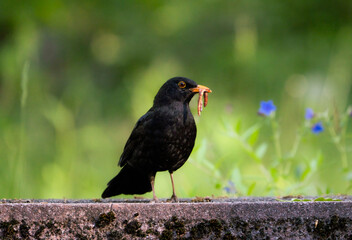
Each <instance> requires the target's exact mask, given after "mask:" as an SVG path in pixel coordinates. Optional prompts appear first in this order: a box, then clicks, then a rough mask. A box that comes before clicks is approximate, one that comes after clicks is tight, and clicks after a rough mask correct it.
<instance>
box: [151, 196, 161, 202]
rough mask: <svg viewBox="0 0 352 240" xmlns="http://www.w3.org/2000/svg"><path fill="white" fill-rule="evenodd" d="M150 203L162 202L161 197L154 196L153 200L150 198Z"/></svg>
mask: <svg viewBox="0 0 352 240" xmlns="http://www.w3.org/2000/svg"><path fill="white" fill-rule="evenodd" d="M150 203H160V200H159V198H157V197H154V198H153V199H152V200H150Z"/></svg>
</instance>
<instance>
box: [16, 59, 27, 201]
mask: <svg viewBox="0 0 352 240" xmlns="http://www.w3.org/2000/svg"><path fill="white" fill-rule="evenodd" d="M29 67H30V63H29V62H28V61H27V62H25V64H24V66H23V70H22V76H21V90H22V94H21V125H20V139H19V148H18V158H17V166H16V169H15V174H14V176H13V177H14V189H13V191H14V195H15V196H17V197H18V198H20V197H21V194H23V191H22V181H23V180H24V179H25V169H26V157H25V150H26V126H25V122H26V103H27V97H28V71H29Z"/></svg>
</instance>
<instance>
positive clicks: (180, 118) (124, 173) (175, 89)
mask: <svg viewBox="0 0 352 240" xmlns="http://www.w3.org/2000/svg"><path fill="white" fill-rule="evenodd" d="M203 92H206V93H208V92H211V90H210V89H209V88H208V87H205V86H202V85H198V84H197V83H196V82H194V81H192V80H190V79H188V78H185V77H174V78H171V79H169V80H168V81H166V83H164V85H163V86H162V87H161V88H160V90H159V91H158V93H157V94H156V96H155V98H154V104H153V106H152V108H150V109H149V111H148V112H147V113H146V114H144V115H143V116H142V117H141V118H140V119H139V120H138V121H137V123H136V125H135V127H134V129H133V131H132V133H131V135H130V137H129V139H128V140H127V143H126V145H125V148H124V150H123V153H122V155H121V157H120V160H119V162H118V165H119V166H120V167H122V169H121V171H120V172H119V173H118V174H117V176H115V177H114V178H113V179H112V180H111V181H110V182H109V183H108V186H107V188H106V189H105V191H104V192H103V194H102V198H108V197H112V196H115V195H119V194H144V193H146V192H150V191H153V199H154V201H157V200H158V199H157V197H156V195H155V190H154V180H155V175H156V173H157V172H159V171H169V173H170V177H171V184H172V196H171V200H172V201H177V197H176V193H175V186H174V181H173V175H172V174H173V172H174V171H176V170H177V169H179V168H180V167H181V166H182V165H183V164H184V163H185V162H186V161H187V159H188V157H189V155H190V154H191V152H192V149H193V146H194V141H195V138H196V134H197V128H196V124H195V122H194V118H193V115H192V113H191V111H190V109H189V102H190V100H191V99H192V97H193V96H194V95H195V94H196V93H200V95H201V94H202V93H203Z"/></svg>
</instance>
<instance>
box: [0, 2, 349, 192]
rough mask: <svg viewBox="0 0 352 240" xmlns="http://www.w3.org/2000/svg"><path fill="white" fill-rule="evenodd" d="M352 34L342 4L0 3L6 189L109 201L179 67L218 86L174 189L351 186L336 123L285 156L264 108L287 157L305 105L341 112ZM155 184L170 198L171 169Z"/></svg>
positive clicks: (0, 163) (1, 158)
mask: <svg viewBox="0 0 352 240" xmlns="http://www.w3.org/2000/svg"><path fill="white" fill-rule="evenodd" d="M351 43H352V2H351V1H345V0H344V1H343V0H337V1H328V0H319V1H317V0H313V1H303V0H295V1H276V0H269V1H260V0H250V1H232V0H228V1H212V0H204V1H186V0H180V1H157V0H151V1H146V0H133V1H124V0H121V1H104V2H102V1H85V2H84V1H58V0H52V1H44V0H33V1H17V0H2V1H0V182H1V184H0V198H63V197H64V198H98V197H100V194H101V192H102V190H103V189H104V187H105V185H106V183H107V182H108V180H110V179H111V178H112V177H113V176H114V175H115V174H116V173H117V172H118V168H117V166H116V165H117V161H118V158H119V155H120V154H121V152H122V149H123V146H124V144H125V142H126V140H127V138H128V136H129V134H130V131H131V130H132V128H133V126H134V123H135V122H136V121H137V119H138V118H139V117H140V116H141V115H142V114H144V113H145V112H146V111H147V110H148V109H149V107H150V106H151V105H152V100H153V97H154V95H155V94H156V92H157V90H158V89H159V87H160V86H161V85H162V84H163V83H164V82H165V81H166V80H167V79H169V78H171V77H174V76H185V77H189V78H191V79H193V80H195V81H196V82H198V83H199V84H203V85H206V86H208V87H210V88H211V89H212V90H213V93H211V94H210V96H209V105H208V107H207V108H206V109H205V111H203V114H202V117H201V118H199V117H196V120H197V124H198V137H197V141H196V146H195V149H194V151H193V153H192V155H191V158H190V159H189V161H188V162H187V164H186V165H185V166H184V167H182V168H181V169H180V170H179V171H177V172H176V173H175V181H176V190H177V193H178V195H179V197H192V196H195V195H198V196H204V195H215V196H222V195H224V194H226V192H225V191H224V189H223V188H224V187H225V186H226V185H227V184H228V181H229V180H231V181H232V182H234V187H235V188H236V194H238V195H283V194H306V195H316V194H325V193H334V194H337V193H345V194H348V193H351V186H352V185H351V183H352V166H351V165H352V162H351V159H347V161H348V167H347V168H345V169H343V166H342V163H341V160H340V156H339V150H338V148H337V147H336V144H334V141H335V143H336V139H333V138H331V136H330V135H329V134H328V131H324V132H323V133H321V134H320V135H319V136H316V135H313V134H306V135H303V137H302V139H300V145H299V147H298V149H297V153H296V155H295V157H294V158H290V157H285V156H283V157H282V158H280V159H281V160H280V161H278V158H277V155H276V154H275V152H276V150H275V146H274V145H275V144H274V142H273V141H272V140H273V135H272V131H271V130H272V129H271V127H270V124H269V125H266V124H264V123H263V121H264V122H265V121H266V120H263V118H261V117H260V116H258V115H257V114H256V112H257V109H258V107H259V101H260V100H268V99H273V100H274V102H275V104H276V105H277V107H278V110H277V112H276V122H277V125H276V126H277V132H279V134H280V138H279V141H280V148H281V149H282V152H283V153H287V152H290V150H291V149H292V147H293V145H294V144H295V139H296V135H297V131H299V129H300V128H301V126H302V125H303V123H304V111H305V108H306V107H311V108H313V109H314V110H315V111H317V112H325V111H328V112H327V113H328V114H329V115H330V116H333V115H334V114H335V116H337V115H338V114H336V113H342V112H344V111H345V110H346V108H347V106H348V105H349V103H351V100H352V99H351V97H352V95H351V93H350V90H351V80H352V77H351V69H352V44H351ZM195 108H196V104H195V102H192V109H193V112H194V113H195V112H196V111H195ZM338 128H339V126H335V128H334V129H335V130H336V131H337V132H338ZM350 128H351V126H350V127H348V126H347V127H346V142H345V146H346V148H345V149H346V152H347V154H346V155H347V156H348V153H350V152H351V147H350V146H351V141H352V139H351V131H352V130H350ZM231 129H232V130H231ZM248 131H249V132H248ZM234 133H237V136H241V138H238V137H237V138H236V137H235V136H236V134H234ZM243 134H246V135H245V138H244V136H243ZM274 138H275V137H274ZM239 140H241V141H239ZM263 144H264V145H263ZM253 151H256V152H255V153H256V154H258V155H260V158H258V159H259V160H258V159H257V160H256V159H255V158H254V159H253ZM308 175H309V178H307V176H308ZM156 185H157V186H156V189H157V195H158V196H159V197H169V196H170V195H171V186H170V182H169V177H168V174H167V173H159V174H158V175H157V179H156ZM146 196H147V197H150V194H149V195H148V194H147V195H146Z"/></svg>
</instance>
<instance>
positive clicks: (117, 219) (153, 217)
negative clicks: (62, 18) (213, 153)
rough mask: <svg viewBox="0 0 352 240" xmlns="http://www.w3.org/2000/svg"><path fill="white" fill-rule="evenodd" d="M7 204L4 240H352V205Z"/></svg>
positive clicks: (0, 227) (269, 201) (242, 201)
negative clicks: (123, 239)
mask: <svg viewBox="0 0 352 240" xmlns="http://www.w3.org/2000/svg"><path fill="white" fill-rule="evenodd" d="M339 198H340V199H341V200H342V201H319V202H313V201H312V202H303V201H302V202H282V201H278V200H276V199H274V198H236V199H210V198H204V199H203V198H197V199H193V200H190V199H184V200H182V201H181V202H180V203H167V202H161V203H149V202H148V200H118V199H116V200H103V201H102V200H68V201H65V200H2V201H0V202H1V203H0V239H122V238H125V239H352V199H351V197H339Z"/></svg>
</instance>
